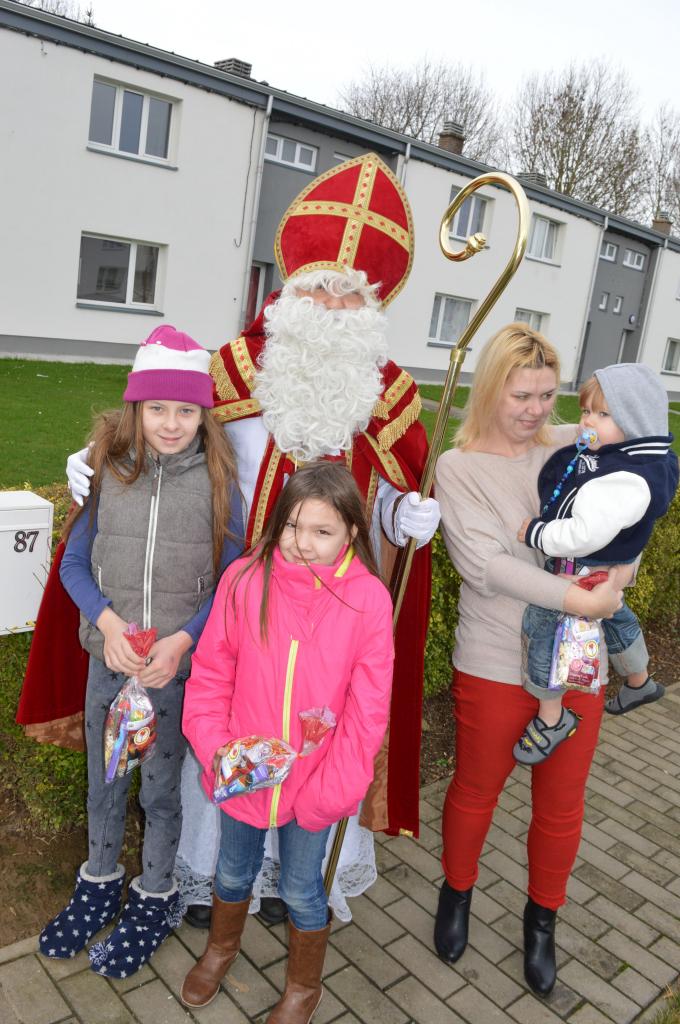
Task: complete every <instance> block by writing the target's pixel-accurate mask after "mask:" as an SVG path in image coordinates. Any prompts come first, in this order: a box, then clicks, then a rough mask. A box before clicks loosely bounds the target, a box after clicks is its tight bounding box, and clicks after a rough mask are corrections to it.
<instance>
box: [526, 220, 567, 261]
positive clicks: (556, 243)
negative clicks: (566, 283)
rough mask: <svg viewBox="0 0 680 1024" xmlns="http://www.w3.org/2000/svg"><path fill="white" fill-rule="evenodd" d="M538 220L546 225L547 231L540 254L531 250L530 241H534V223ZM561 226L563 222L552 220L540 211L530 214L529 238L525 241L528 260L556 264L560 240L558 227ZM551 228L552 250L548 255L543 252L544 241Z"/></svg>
mask: <svg viewBox="0 0 680 1024" xmlns="http://www.w3.org/2000/svg"><path fill="white" fill-rule="evenodd" d="M539 221H540V222H543V223H545V224H547V225H548V232H547V233H546V236H545V239H544V244H543V246H542V252H541V253H540V254H537V253H535V252H532V250H531V246H532V243H533V241H534V232H535V231H536V225H537V224H538V223H539ZM562 227H563V224H562V223H561V221H558V220H552V219H551V218H550V217H544V216H543V214H541V213H534V212H532V214H531V226H530V228H529V239H528V242H527V250H526V258H527V259H528V260H536V262H537V263H551V264H553V265H555V264H557V262H558V258H557V257H558V247H559V241H560V228H562ZM551 228H552V229H553V245H552V252H551V255H550V256H546V255H545V254H544V253H545V241H546V240H547V239H548V237H549V232H550V229H551Z"/></svg>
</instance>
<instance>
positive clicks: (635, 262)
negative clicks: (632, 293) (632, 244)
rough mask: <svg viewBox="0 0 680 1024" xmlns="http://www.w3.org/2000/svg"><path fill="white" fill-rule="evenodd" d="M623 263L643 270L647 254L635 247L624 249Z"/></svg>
mask: <svg viewBox="0 0 680 1024" xmlns="http://www.w3.org/2000/svg"><path fill="white" fill-rule="evenodd" d="M623 265H624V267H631V268H632V269H633V270H642V269H643V267H644V265H645V254H644V253H643V252H637V251H636V250H635V249H624V252H623Z"/></svg>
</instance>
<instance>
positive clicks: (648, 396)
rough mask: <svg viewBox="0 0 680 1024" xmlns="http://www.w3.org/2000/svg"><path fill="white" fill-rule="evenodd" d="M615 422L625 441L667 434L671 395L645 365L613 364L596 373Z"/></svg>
mask: <svg viewBox="0 0 680 1024" xmlns="http://www.w3.org/2000/svg"><path fill="white" fill-rule="evenodd" d="M595 377H597V382H598V384H599V385H600V387H601V388H602V391H603V393H604V397H605V398H606V400H607V405H608V406H609V412H610V413H611V415H612V417H613V419H614V422H615V423H616V425H617V426H618V427H619V429H620V430H622V431H623V434H624V437H625V440H626V441H630V440H631V439H632V438H635V437H655V436H658V435H665V434H667V433H668V394H667V392H666V389H665V388H664V386H663V384H662V383H661V381H660V380H659V377H658V376H657V374H656V373H654V371H653V370H651V369H650V368H649V366H645V365H644V363H614V364H613V365H612V366H605V367H603V369H601V370H595Z"/></svg>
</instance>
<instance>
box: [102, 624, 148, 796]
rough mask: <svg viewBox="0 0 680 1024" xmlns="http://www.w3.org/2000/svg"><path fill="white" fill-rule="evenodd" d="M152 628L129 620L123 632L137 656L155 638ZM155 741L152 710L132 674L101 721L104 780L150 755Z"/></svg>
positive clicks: (118, 775) (119, 775)
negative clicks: (102, 723) (145, 627)
mask: <svg viewBox="0 0 680 1024" xmlns="http://www.w3.org/2000/svg"><path fill="white" fill-rule="evenodd" d="M157 635H158V631H157V630H156V629H139V628H138V626H137V624H136V623H134V622H131V623H129V625H128V628H127V630H126V632H125V633H123V636H124V637H125V639H126V640H127V641H128V643H129V644H130V646H131V647H132V649H133V651H134V652H135V654H137V655H139V657H140V658H146V657H147V656H148V654H149V651H150V650H151V648H152V647H153V645H154V644H155V642H156V637H157ZM155 744H156V712H155V711H154V709H153V705H152V703H151V699H150V697H149V695H148V694H147V692H146V690H145V689H144V687H143V686H142V684H141V683H140V682H139V680H138V679H137V677H136V676H132V677H131V678H130V679H128V681H127V682H126V683H124V685H123V686H122V687H121V689H120V690H119V691H118V693H117V694H116V696H115V697H114V699H113V701H112V702H111V707H110V708H109V711H108V714H107V716H106V721H105V723H104V769H105V776H104V777H105V780H106V782H113V781H114V780H115V779H120V778H122V777H123V776H124V775H125V774H126V773H127V772H131V771H132V770H133V769H134V768H136V767H137V765H138V764H141V763H142V761H145V760H146V759H147V758H149V757H151V756H152V754H153V753H154V750H155Z"/></svg>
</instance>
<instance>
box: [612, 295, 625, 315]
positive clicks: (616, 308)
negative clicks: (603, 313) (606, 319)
mask: <svg viewBox="0 0 680 1024" xmlns="http://www.w3.org/2000/svg"><path fill="white" fill-rule="evenodd" d="M622 309H623V295H615V296H614V304H613V306H612V313H620V312H621V310H622Z"/></svg>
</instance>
